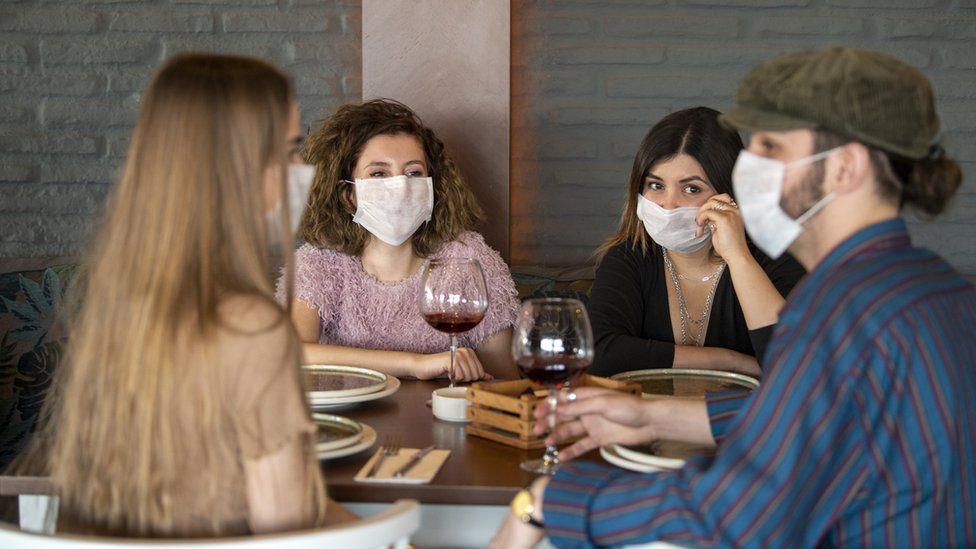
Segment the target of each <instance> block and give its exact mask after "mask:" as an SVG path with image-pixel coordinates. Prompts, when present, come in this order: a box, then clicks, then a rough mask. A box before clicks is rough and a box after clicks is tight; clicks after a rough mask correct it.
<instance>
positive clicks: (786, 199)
mask: <svg viewBox="0 0 976 549" xmlns="http://www.w3.org/2000/svg"><path fill="white" fill-rule="evenodd" d="M825 173H826V170H825V169H824V163H823V162H822V161H818V162H814V163H813V165H811V166H810V169H809V170H807V173H806V174H805V175H804V176H803V179H801V180H800V181H799V182H798V183H797V184H796V186H795V187H794V189H793V192H792V193H785V192H784V193H783V196H782V198H780V206H782V208H783V211H784V212H786V213H787V214H789V215H790V217H792V218H793V219H797V218H798V217H800V216H801V215H803V214H804V213H806V212H807V210H809V209H810V208H812V207H813V206H814V205H815V204H816V203H817V202H819V201H820V200H821V199H822V198H823V197H824V191H823V188H824V174H825Z"/></svg>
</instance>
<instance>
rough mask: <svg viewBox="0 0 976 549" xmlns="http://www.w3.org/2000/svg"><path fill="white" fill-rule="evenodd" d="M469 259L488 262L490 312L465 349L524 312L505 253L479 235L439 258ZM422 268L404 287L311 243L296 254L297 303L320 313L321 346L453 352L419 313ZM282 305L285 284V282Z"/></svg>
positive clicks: (465, 340)
mask: <svg viewBox="0 0 976 549" xmlns="http://www.w3.org/2000/svg"><path fill="white" fill-rule="evenodd" d="M444 257H470V258H474V259H477V260H478V261H479V262H481V268H482V270H483V271H484V273H485V282H486V283H487V286H488V311H487V312H486V313H485V318H484V320H482V321H481V323H480V324H478V325H477V326H475V327H474V329H472V330H471V331H469V332H466V333H462V334H458V345H459V346H461V347H472V348H478V347H479V346H481V344H482V343H483V342H484V341H485V339H487V338H488V337H490V336H492V335H494V334H496V333H497V332H499V331H500V330H503V329H505V328H508V327H509V326H512V325H514V323H515V318H516V314H517V313H518V308H519V302H518V294H517V292H516V290H515V283H514V282H513V281H512V275H511V273H510V272H509V270H508V265H506V264H505V262H504V261H502V258H501V256H500V255H498V252H496V251H495V250H493V249H491V248H490V247H489V246H488V244H486V243H485V240H484V238H482V236H481V235H480V234H478V233H476V232H471V231H468V232H465V233H463V234H462V235H461V236H460V238H458V240H455V241H453V242H449V243H447V244H444V245H443V246H442V247H441V249H440V250H439V251H438V252H437V253H435V254H434V255H433V257H432V259H438V258H444ZM422 274H423V269H420V270H419V271H418V272H416V273H414V274H413V275H412V276H410V277H409V278H407V279H404V280H401V281H398V282H381V281H379V280H377V279H376V278H375V277H373V275H371V274H369V273H367V272H366V271H365V270H364V269H363V264H362V263H361V262H360V261H359V258H358V257H355V256H350V255H347V254H344V253H341V252H337V251H334V250H328V249H322V248H316V247H314V246H312V245H310V244H304V245H302V246H301V247H300V248H298V250H297V251H296V252H295V297H296V298H298V299H300V300H302V301H304V302H305V303H306V304H308V305H309V306H310V307H313V308H315V309H318V311H319V318H320V319H321V328H320V332H319V343H325V344H330V345H342V346H346V347H358V348H361V349H379V350H387V351H408V352H413V353H424V354H431V353H439V352H443V351H446V350H448V349H449V347H450V342H449V337H448V335H447V334H445V333H443V332H438V331H437V330H434V329H433V328H431V327H430V325H429V324H427V322H426V321H425V320H424V319H423V317H422V316H421V314H420V308H419V304H420V293H421V275H422ZM277 297H278V300H279V301H283V300H284V299H285V296H284V286H283V285H282V284H281V281H280V280H279V283H278V294H277Z"/></svg>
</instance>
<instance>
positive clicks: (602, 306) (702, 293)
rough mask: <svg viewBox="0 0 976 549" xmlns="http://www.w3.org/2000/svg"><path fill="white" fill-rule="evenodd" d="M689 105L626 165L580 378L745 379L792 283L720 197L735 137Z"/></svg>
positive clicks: (795, 269) (736, 147)
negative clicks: (658, 372)
mask: <svg viewBox="0 0 976 549" xmlns="http://www.w3.org/2000/svg"><path fill="white" fill-rule="evenodd" d="M718 115H719V113H718V111H715V110H713V109H709V108H706V107H697V108H692V109H686V110H682V111H678V112H675V113H672V114H670V115H668V116H667V117H665V118H663V119H662V120H661V121H660V122H658V123H657V124H655V125H654V127H653V128H651V130H650V131H649V132H648V133H647V135H646V136H645V137H644V140H643V142H641V146H640V149H639V150H638V151H637V155H636V157H635V158H634V166H633V169H632V171H631V175H630V187H629V191H628V194H627V200H626V203H625V206H624V211H623V214H622V216H621V220H620V228H619V230H618V231H617V234H615V235H614V236H613V237H612V238H610V239H609V240H608V241H607V242H606V243H605V244H604V245H603V246H602V247H601V248H600V250H599V252H598V253H600V254H602V255H603V257H602V259H601V261H600V266H599V268H598V269H597V274H596V281H595V283H594V285H593V290H592V293H591V299H590V315H591V317H592V321H593V330H594V336H595V337H596V357H595V360H594V362H593V365H592V366H591V368H590V370H589V372H590V373H592V374H595V375H605V376H609V375H612V374H615V373H618V372H624V371H629V370H639V369H645V368H706V369H718V370H731V371H737V372H742V373H747V374H750V375H754V376H757V375H759V373H760V370H759V365H758V361H757V358H756V355H757V353H761V352H762V348H763V346H764V343H765V341H766V340H767V339H768V337H769V335H770V332H771V325H773V324H775V323H776V319H777V314H778V311H779V309H780V307H782V305H783V303H784V297H785V296H786V295H787V294H788V293H789V291H790V290H791V289H792V288H793V286H794V285H795V284H796V282H797V281H798V280H799V279H800V277H801V276H803V272H804V271H803V268H802V267H801V266H800V265H799V264H798V263H797V262H796V261H795V260H793V259H792V258H791V257H790V256H788V255H787V256H784V257H783V258H781V259H779V260H776V261H774V260H771V259H769V258H768V257H766V256H765V255H763V253H762V252H760V251H759V250H758V249H756V248H755V247H753V246H752V245H751V244H750V243H749V242H748V240H747V239H746V236H745V231H744V228H743V224H742V218H741V216H740V215H739V213H738V210H737V206H736V203H735V200H734V199H733V196H732V167H733V166H734V165H735V160H736V157H737V156H738V154H739V151H740V150H742V140H741V139H740V138H739V135H738V134H737V133H736V132H734V131H730V130H727V129H725V128H723V127H722V126H720V125H719V123H718Z"/></svg>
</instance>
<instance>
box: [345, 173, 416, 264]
mask: <svg viewBox="0 0 976 549" xmlns="http://www.w3.org/2000/svg"><path fill="white" fill-rule="evenodd" d="M355 185H356V214H355V215H354V216H353V218H352V220H353V221H355V222H356V223H359V224H360V225H362V226H363V228H364V229H366V230H367V231H369V232H370V233H372V234H373V236H375V237H376V238H378V239H380V240H382V241H383V242H386V243H387V244H389V245H390V246H399V245H400V244H403V243H404V242H406V241H407V239H408V238H410V237H411V236H412V235H413V233H414V232H415V231H416V230H417V229H418V228H419V227H420V226H421V225H423V223H424V222H425V221H430V216H431V213H432V212H433V211H434V181H433V179H432V178H430V177H407V176H405V175H398V176H396V177H387V178H383V179H357V180H356V181H355Z"/></svg>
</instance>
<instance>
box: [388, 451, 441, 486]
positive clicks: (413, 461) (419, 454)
mask: <svg viewBox="0 0 976 549" xmlns="http://www.w3.org/2000/svg"><path fill="white" fill-rule="evenodd" d="M433 449H434V445H433V444H431V445H430V446H428V447H426V448H424V449H422V450H417V451H416V452H414V453H413V455H412V456H410V459H408V460H407V462H406V463H404V464H403V465H402V466H400V468H399V469H397V470H396V472H395V473H393V476H394V477H397V478H400V477H402V476H403V475H404V474H405V473H406V472H407V471H409V470H410V469H412V468H413V467H414V465H417V464H418V463H420V460H422V459H424V456H426V455H427V454H429V453H430V451H431V450H433Z"/></svg>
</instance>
